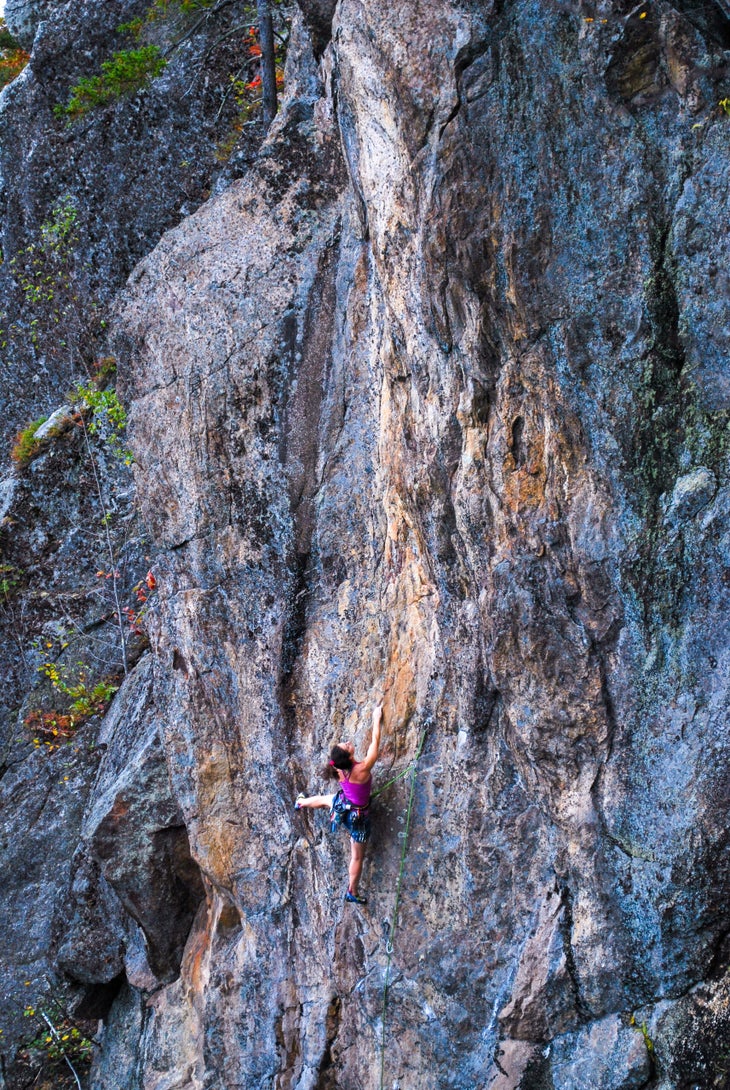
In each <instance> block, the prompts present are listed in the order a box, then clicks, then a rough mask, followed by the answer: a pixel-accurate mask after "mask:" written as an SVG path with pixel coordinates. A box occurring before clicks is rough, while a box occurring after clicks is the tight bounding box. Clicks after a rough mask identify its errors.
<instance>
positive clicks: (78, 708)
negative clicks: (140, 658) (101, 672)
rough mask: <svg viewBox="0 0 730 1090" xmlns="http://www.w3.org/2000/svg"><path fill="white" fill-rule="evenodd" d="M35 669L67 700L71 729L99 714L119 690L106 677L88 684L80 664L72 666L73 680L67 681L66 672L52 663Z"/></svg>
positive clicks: (114, 681) (86, 676)
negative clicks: (74, 671) (73, 668)
mask: <svg viewBox="0 0 730 1090" xmlns="http://www.w3.org/2000/svg"><path fill="white" fill-rule="evenodd" d="M38 669H39V671H40V673H42V674H43V675H44V676H45V677H47V678H48V680H49V681H50V683H51V685H52V686H53V688H54V690H55V691H56V692H57V693H60V694H61V695H62V696H65V697H66V698H67V700H68V712H67V714H68V715H69V716H70V719H71V726H73V727H76V726H78V725H79V724H80V723H83V722H84V721H85V720H86V719H90V718H91V716H92V715H103V714H104V712H105V711H106V709H107V707H108V705H109V704H110V702H111V699H112V697H113V696H114V694H115V692H116V691H117V689H118V688H119V685H118V684H117V682H116V680H115V679H110V678H102V679H101V680H100V681H96V682H95V683H94V684H91V683H90V682H89V681H88V673H87V667H86V666H85V665H84V663H83V662H79V663H77V664H76V670H77V673H76V677H75V678H69V676H68V669H67V668H66V667H63V666H59V665H58V663H55V662H44V663H43V665H42V666H39V667H38ZM69 681H70V682H71V683H70V684H69ZM26 725H27V720H26Z"/></svg>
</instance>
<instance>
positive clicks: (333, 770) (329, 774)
mask: <svg viewBox="0 0 730 1090" xmlns="http://www.w3.org/2000/svg"><path fill="white" fill-rule="evenodd" d="M353 763H354V762H353V760H352V757H351V756H350V754H349V753H348V752H347V750H346V749H343V748H342V746H332V749H331V750H330V759H329V762H328V763H327V764H326V765H325V766H324V774H325V778H326V779H330V780H336V779H338V778H339V777H338V776H337V769H338V768H339V769H340V770H341V771H342V772H349V771H350V769H351V768H352V766H353Z"/></svg>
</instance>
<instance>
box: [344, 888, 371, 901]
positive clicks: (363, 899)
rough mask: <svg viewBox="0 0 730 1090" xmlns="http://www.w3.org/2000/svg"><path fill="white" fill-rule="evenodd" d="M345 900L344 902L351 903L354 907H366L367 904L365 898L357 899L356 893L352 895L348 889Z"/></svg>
mask: <svg viewBox="0 0 730 1090" xmlns="http://www.w3.org/2000/svg"><path fill="white" fill-rule="evenodd" d="M345 900H346V901H351V902H352V904H355V905H366V904H367V903H368V899H367V897H358V895H357V893H353V892H352V891H351V890H349V889H348V891H347V893H346V894H345Z"/></svg>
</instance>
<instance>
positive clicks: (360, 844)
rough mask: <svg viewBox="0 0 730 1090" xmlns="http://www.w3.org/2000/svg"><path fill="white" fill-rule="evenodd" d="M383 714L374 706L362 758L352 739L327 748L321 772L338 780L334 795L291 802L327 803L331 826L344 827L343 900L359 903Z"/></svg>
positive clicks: (362, 901) (308, 805) (300, 804)
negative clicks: (346, 853)
mask: <svg viewBox="0 0 730 1090" xmlns="http://www.w3.org/2000/svg"><path fill="white" fill-rule="evenodd" d="M382 718H383V706H382V704H378V705H377V706H376V707H375V708H374V709H373V734H372V738H371V740H370V745H369V747H368V751H367V753H366V754H365V759H364V760H363V761H358V760H357V758H356V757H355V747H354V745H353V744H352V742H338V744H337V745H335V746H333V747H332V749H331V750H330V759H329V763H328V764H327V765H326V766H325V769H324V774H325V776H326V777H327V778H329V779H336V780H339V783H340V786H339V789H338V790H337V791H336V792H335V794H334V795H311V796H309V798H306V797H305V796H304V795H299V796H298V798H297V800H296V803H295V804H294V805H295V808H296V809H297V810H301V809H303V808H311V809H316V808H317V807H320V806H321V807H326V808H327V809H329V811H330V821H331V823H332V824H331V827H332V829H335V828H336V827H337V826H338V825H344V827H345V828H346V829H347V831H348V833H349V834H350V840H351V852H350V866H349V868H348V875H349V879H350V881H349V885H348V887H347V893H346V894H345V900H346V901H352V902H354V903H355V904H358V905H364V904H367V897H361V896H360V894H359V893H358V891H357V888H358V884H359V882H360V874H361V872H362V863H363V857H364V855H365V843H366V841H367V840H368V839H369V837H370V792H371V790H372V783H373V781H372V776H371V769H372V767H373V765H374V764H375V762H376V761H377V759H378V752H379V749H380V728H381V722H382Z"/></svg>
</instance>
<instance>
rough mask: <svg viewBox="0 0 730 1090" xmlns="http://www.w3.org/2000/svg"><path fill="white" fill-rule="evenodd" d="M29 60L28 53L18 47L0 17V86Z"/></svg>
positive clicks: (16, 74)
mask: <svg viewBox="0 0 730 1090" xmlns="http://www.w3.org/2000/svg"><path fill="white" fill-rule="evenodd" d="M29 60H30V54H29V53H27V52H26V51H25V49H21V48H20V46H19V45H18V43H17V42H16V41H15V38H13V36H12V34H11V33H10V31H9V30H8V28H7V26H6V25H5V20H4V19H3V18H0V88H2V87H5V86H7V84H8V83H10V82H11V81H12V80H14V79H15V77H16V76H19V75H20V73H21V72H22V71H23V69H24V68H25V66H26V64H27V63H28V61H29Z"/></svg>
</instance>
